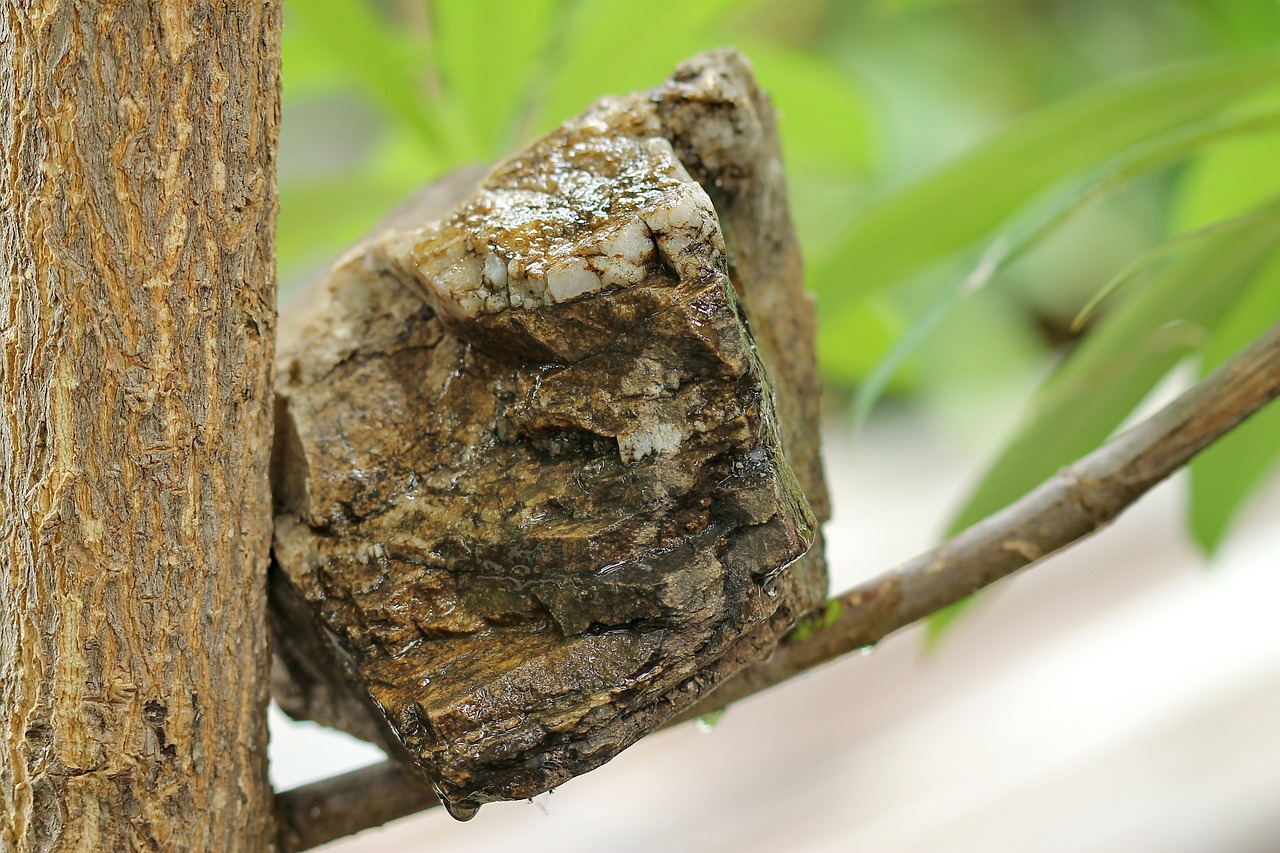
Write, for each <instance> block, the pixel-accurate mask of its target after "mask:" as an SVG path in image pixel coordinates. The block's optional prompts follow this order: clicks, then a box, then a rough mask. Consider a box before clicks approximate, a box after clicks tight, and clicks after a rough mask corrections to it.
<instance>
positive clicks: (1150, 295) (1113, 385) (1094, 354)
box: [951, 204, 1280, 530]
mask: <svg viewBox="0 0 1280 853" xmlns="http://www.w3.org/2000/svg"><path fill="white" fill-rule="evenodd" d="M1272 209H1273V211H1274V210H1275V209H1276V206H1275V205H1274V204H1273V205H1272ZM1277 240H1280V225H1278V224H1277V223H1276V222H1275V220H1274V218H1268V219H1266V220H1264V221H1261V222H1258V223H1255V224H1253V225H1250V226H1247V227H1244V228H1242V229H1239V230H1236V231H1231V232H1228V233H1225V234H1221V235H1218V236H1216V237H1213V238H1210V239H1209V240H1206V241H1205V242H1203V243H1201V244H1200V245H1199V246H1197V247H1196V248H1194V249H1192V250H1190V251H1188V252H1187V253H1186V254H1185V255H1182V256H1181V257H1179V258H1178V259H1177V260H1176V261H1175V262H1173V263H1170V264H1169V265H1168V266H1166V267H1165V268H1163V269H1162V270H1160V271H1159V272H1158V273H1157V274H1155V275H1153V276H1152V277H1151V278H1150V280H1148V281H1147V282H1146V283H1145V284H1144V286H1143V287H1141V288H1136V289H1133V290H1130V291H1128V292H1127V293H1125V294H1123V295H1122V298H1121V299H1119V300H1118V301H1117V303H1116V304H1115V305H1114V306H1113V307H1112V309H1111V311H1110V312H1109V313H1108V314H1106V315H1105V316H1104V317H1103V318H1102V320H1101V321H1100V322H1099V324H1098V326H1097V328H1095V329H1094V331H1093V332H1091V333H1090V334H1089V335H1088V336H1087V337H1086V338H1085V340H1084V341H1083V342H1082V343H1081V344H1080V345H1079V347H1077V349H1076V350H1075V351H1074V352H1073V353H1072V354H1071V355H1070V356H1069V357H1068V358H1067V359H1066V360H1065V361H1064V362H1063V364H1062V365H1061V366H1060V367H1059V368H1058V369H1057V370H1056V371H1055V372H1054V373H1053V375H1051V376H1050V377H1049V378H1048V379H1047V380H1046V381H1045V383H1044V384H1043V385H1042V386H1041V387H1040V389H1039V390H1038V391H1037V393H1036V396H1035V399H1034V401H1033V403H1032V406H1031V407H1030V410H1029V412H1028V413H1027V415H1026V416H1025V417H1024V419H1023V422H1022V424H1021V425H1020V426H1019V428H1018V430H1017V431H1016V433H1015V435H1014V437H1013V439H1012V441H1010V443H1009V444H1008V445H1007V446H1006V448H1005V450H1004V451H1003V453H1001V455H1000V457H999V458H998V459H997V460H996V462H995V464H994V465H993V466H992V467H991V469H990V470H989V471H988V473H987V474H986V476H985V477H984V478H983V480H982V481H981V483H980V484H979V485H978V487H977V488H976V489H975V490H974V492H973V494H972V496H971V497H970V498H969V500H968V501H967V502H966V504H965V505H964V507H963V509H962V510H961V511H960V512H959V513H958V514H957V516H956V519H955V521H954V522H953V524H952V526H951V529H952V530H959V529H963V528H965V527H968V526H969V525H970V524H973V523H974V522H976V521H978V520H980V519H982V518H985V517H986V516H988V515H990V514H991V513H993V512H995V511H996V510H998V509H1000V508H1002V507H1003V506H1005V505H1006V504H1008V503H1010V502H1012V501H1013V500H1015V499H1017V498H1019V497H1021V496H1022V495H1023V494H1025V493H1026V492H1028V491H1029V490H1030V489H1032V488H1033V487H1035V486H1036V485H1038V484H1039V483H1040V482H1041V481H1043V480H1045V479H1046V478H1048V477H1049V476H1050V475H1051V474H1053V472H1054V471H1056V470H1057V469H1058V468H1059V467H1061V466H1062V465H1065V464H1067V463H1069V462H1072V461H1074V460H1075V459H1077V458H1079V457H1081V456H1083V455H1085V454H1086V453H1088V452H1090V451H1091V450H1093V449H1094V448H1095V447H1097V446H1098V445H1099V444H1101V443H1102V442H1103V441H1104V440H1105V439H1106V438H1107V437H1108V436H1109V435H1110V434H1111V433H1112V432H1113V431H1114V430H1115V429H1116V427H1117V426H1119V425H1120V423H1121V422H1122V421H1123V420H1124V419H1125V417H1126V416H1128V415H1129V413H1130V412H1132V411H1133V409H1134V408H1135V407H1136V406H1137V405H1138V404H1139V403H1140V402H1141V401H1142V400H1143V398H1144V397H1145V396H1146V395H1147V393H1148V392H1150V391H1151V389H1152V388H1153V387H1154V386H1155V384H1156V383H1157V382H1158V381H1159V380H1160V379H1161V378H1163V377H1164V375H1165V374H1166V373H1168V371H1169V369H1170V368H1172V367H1173V365H1174V364H1176V363H1177V362H1178V361H1179V360H1180V359H1181V358H1182V357H1183V356H1184V355H1186V354H1187V353H1189V352H1191V351H1193V350H1195V349H1197V348H1198V347H1200V346H1202V345H1203V344H1204V342H1205V340H1206V339H1207V337H1208V331H1209V329H1211V328H1212V327H1213V326H1214V325H1215V324H1216V323H1217V322H1218V320H1219V318H1220V317H1222V316H1223V314H1225V313H1226V311H1227V310H1228V308H1229V307H1230V306H1231V305H1232V303H1233V302H1234V301H1235V299H1236V298H1237V296H1238V295H1239V294H1240V293H1241V292H1242V291H1243V290H1244V289H1245V288H1246V287H1247V286H1248V285H1249V283H1250V282H1251V281H1252V280H1253V279H1254V277H1255V276H1256V275H1257V274H1258V272H1259V270H1260V269H1261V268H1262V266H1263V265H1264V264H1265V263H1266V262H1267V261H1268V259H1269V258H1270V256H1271V254H1272V252H1273V251H1274V249H1275V245H1276V241H1277Z"/></svg>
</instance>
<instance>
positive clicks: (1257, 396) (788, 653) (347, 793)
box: [277, 324, 1280, 853]
mask: <svg viewBox="0 0 1280 853" xmlns="http://www.w3.org/2000/svg"><path fill="white" fill-rule="evenodd" d="M1277 396H1280V324H1277V325H1276V326H1274V327H1272V329H1271V330H1270V331H1269V332H1267V333H1266V334H1265V335H1264V336H1263V337H1261V338H1259V339H1258V340H1257V341H1255V342H1254V343H1253V344H1252V345H1250V346H1249V347H1248V348H1246V349H1245V350H1243V351H1242V352H1240V353H1239V354H1238V355H1236V356H1235V358H1233V359H1231V360H1230V361H1229V362H1227V363H1226V364H1224V365H1222V366H1221V367H1220V368H1218V369H1217V370H1215V371H1214V372H1213V373H1211V374H1210V375H1209V376H1207V377H1205V379H1204V380H1202V381H1201V382H1200V383H1198V384H1197V385H1195V386H1194V387H1192V388H1191V389H1190V390H1188V391H1187V392H1186V393H1184V394H1182V395H1181V396H1180V397H1178V398H1177V399H1176V400H1174V401H1173V402H1172V403H1170V404H1169V405H1167V406H1165V407H1164V408H1163V409H1161V410H1160V411H1159V412H1157V413H1156V414H1154V415H1153V416H1151V417H1150V418H1148V419H1147V420H1145V421H1142V422H1141V423H1139V424H1138V425H1136V426H1134V427H1133V428H1132V429H1129V430H1127V431H1126V432H1124V433H1121V434H1120V435H1118V436H1116V437H1115V438H1113V439H1112V440H1111V441H1109V442H1107V443H1106V444H1104V445H1102V447H1100V448H1098V449H1097V450H1096V451H1094V452H1093V453H1091V454H1089V455H1088V456H1086V457H1084V458H1083V459H1080V460H1079V461H1077V462H1076V463H1074V464H1072V465H1070V466H1068V467H1066V468H1063V469H1062V470H1061V471H1059V472H1058V473H1057V474H1056V475H1055V476H1054V477H1052V478H1051V479H1049V480H1047V481H1046V482H1045V483H1043V484H1042V485H1040V486H1039V487H1038V488H1036V489H1035V490H1034V491H1032V492H1031V493H1030V494H1028V495H1027V496H1026V497H1024V498H1022V499H1021V500H1018V501H1017V502H1015V503H1013V504H1010V505H1009V506H1008V507H1006V508H1005V509H1003V510H1001V511H1000V512H998V513H996V514H994V515H992V516H990V517H988V518H986V519H984V520H983V521H980V522H978V523H977V524H975V525H973V526H972V527H970V528H969V529H967V530H965V531H964V532H962V533H960V534H958V535H957V536H955V537H954V538H952V539H950V540H948V541H946V542H944V543H942V544H941V545H939V546H937V547H936V548H933V549H931V550H929V551H926V552H925V553H923V554H921V555H920V556H918V557H915V558H914V559H912V560H909V561H907V562H906V563H904V564H902V565H901V566H899V567H898V568H896V569H893V570H892V571H889V572H886V573H885V574H883V575H880V576H878V577H876V578H873V579H871V580H869V581H866V582H865V583H862V584H860V585H858V586H856V587H854V588H853V589H851V590H849V591H848V592H846V593H844V594H843V595H841V596H839V597H838V598H836V599H834V600H833V601H832V602H831V604H830V606H829V607H828V609H827V614H826V615H825V616H822V617H816V618H815V619H814V620H812V621H811V623H810V624H808V625H806V626H802V628H801V629H800V630H799V631H797V632H795V633H794V634H793V635H792V637H791V638H790V639H788V640H787V641H784V642H783V643H782V644H781V645H780V646H779V647H778V650H777V652H776V653H775V654H774V656H773V657H772V658H770V659H769V660H768V661H766V662H764V663H760V664H756V665H755V666H752V667H749V668H747V669H746V670H744V671H743V672H741V673H739V674H738V675H737V676H735V677H733V678H732V679H730V680H729V681H727V682H726V683H725V684H723V685H721V686H720V687H719V688H717V689H716V691H715V692H714V693H712V694H711V695H710V696H709V697H708V698H707V699H706V700H705V701H703V702H702V703H700V704H699V705H697V706H695V707H694V708H692V709H690V710H689V711H687V712H685V713H684V714H682V715H681V716H680V717H679V718H678V719H677V720H676V721H673V722H679V721H680V720H685V719H689V718H690V717H695V716H698V715H700V714H705V713H708V712H709V711H712V710H714V709H716V708H721V707H724V706H725V705H727V704H729V703H731V702H735V701H737V700H739V699H742V698H745V697H747V696H750V695H752V694H754V693H758V692H760V691H761V690H765V689H767V688H769V687H772V686H773V685H775V684H779V683H781V682H783V681H786V680H787V679H789V678H791V677H793V676H795V675H798V674H800V673H802V672H804V671H805V670H808V669H810V668H812V667H815V666H817V665H819V664H821V663H825V662H827V661H830V660H833V659H835V658H837V657H840V656H841V655H844V654H846V653H848V652H851V651H854V650H855V649H859V648H863V647H866V646H870V645H873V644H875V643H877V642H879V641H880V640H882V639H883V638H884V637H886V636H888V635H889V634H892V633H893V632H895V631H897V630H899V629H901V628H904V627H906V626H908V625H910V624H912V623H914V622H917V621H919V620H920V619H923V618H924V617H926V616H928V615H930V614H931V613H935V612H937V611H938V610H941V609H942V608H943V607H946V606H947V605H949V604H953V603H955V602H957V601H959V600H961V599H963V598H965V597H966V596H969V595H971V594H972V593H974V592H976V591H978V590H979V589H981V588H983V587H985V586H988V585H989V584H992V583H994V582H995V581H997V580H1000V579H1001V578H1003V577H1006V576H1008V575H1011V574H1013V573H1014V572H1016V571H1018V570H1019V569H1022V568H1025V567H1027V566H1029V565H1032V564H1035V563H1038V562H1040V561H1041V560H1043V559H1045V558H1046V557H1048V556H1049V555H1051V554H1053V553H1056V552H1057V551H1060V550H1062V549H1063V548H1066V547H1067V546H1069V545H1072V544H1074V543H1076V542H1079V541H1080V540H1082V539H1084V538H1086V537H1088V536H1089V535H1090V534H1092V533H1093V532H1095V531H1097V530H1099V529H1101V528H1102V527H1104V526H1106V525H1107V524H1109V523H1110V522H1111V521H1112V520H1114V519H1115V518H1116V517H1117V516H1118V515H1120V513H1121V512H1123V511H1124V510H1125V509H1127V508H1128V507H1129V506H1131V505H1132V504H1133V503H1135V502H1136V501H1137V500H1138V498H1140V497H1142V495H1144V494H1145V493H1146V492H1147V491H1149V490H1150V489H1151V488H1152V487H1153V486H1155V485H1156V484H1157V483H1159V482H1160V481H1162V480H1164V479H1165V478H1166V477H1168V476H1169V475H1170V474H1172V473H1174V472H1175V471H1177V470H1178V469H1179V468H1181V467H1183V466H1184V465H1186V464H1187V462H1189V461H1190V460H1191V458H1192V457H1193V456H1195V454H1196V453H1198V452H1200V451H1201V450H1203V449H1204V448H1206V447H1208V446H1209V445H1210V444H1212V443H1213V442H1215V441H1217V440H1218V439H1219V438H1221V437H1222V436H1223V435H1225V434H1226V433H1227V432H1229V431H1230V430H1231V429H1232V428H1233V427H1235V426H1236V425H1237V424H1239V423H1240V422H1241V421H1243V420H1244V419H1245V418H1247V417H1249V416H1250V415H1251V414H1253V413H1254V412H1256V411H1257V410H1258V409H1260V408H1262V407H1263V406H1264V405H1266V404H1267V403H1268V402H1270V401H1271V400H1273V399H1275V398H1276V397H1277ZM437 804H438V800H436V799H435V798H434V797H433V796H432V795H431V794H430V793H429V792H427V791H425V789H422V788H421V783H414V782H411V781H408V780H407V777H406V776H405V774H404V773H403V772H402V771H400V770H399V769H398V768H397V767H396V766H395V765H393V764H391V763H390V762H388V763H387V764H385V765H378V766H376V767H373V768H367V769H365V770H360V771H356V772H355V773H348V774H346V775H344V776H337V777H334V778H332V779H326V780H324V781H323V782H318V783H316V784H314V785H308V786H305V787H302V788H297V789H295V790H292V791H285V792H284V793H282V794H279V795H278V796H277V815H278V819H279V820H280V821H281V825H282V826H285V827H291V828H293V829H292V831H293V832H294V833H296V835H295V836H294V838H296V839H298V840H297V841H294V840H293V838H282V843H281V846H282V847H283V849H284V851H285V853H297V851H302V850H307V849H310V847H313V846H315V845H317V844H320V843H323V842H324V841H329V840H332V839H334V838H338V837H341V836H342V835H346V834H349V833H353V832H358V831H360V830H361V829H366V828H369V827H373V826H378V825H380V824H382V823H385V822H386V821H389V820H394V819H396V818H399V817H404V816H406V815H409V814H413V813H414V812H417V811H421V810H423V809H427V808H431V807H432V806H434V805H437ZM302 829H305V830H306V832H305V833H303V832H302V831H301V830H302Z"/></svg>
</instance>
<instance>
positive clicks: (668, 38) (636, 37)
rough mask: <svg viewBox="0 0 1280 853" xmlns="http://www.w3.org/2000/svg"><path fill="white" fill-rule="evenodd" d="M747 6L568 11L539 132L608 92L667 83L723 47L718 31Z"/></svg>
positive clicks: (661, 0)
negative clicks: (703, 53)
mask: <svg viewBox="0 0 1280 853" xmlns="http://www.w3.org/2000/svg"><path fill="white" fill-rule="evenodd" d="M746 5H748V3H747V2H744V0H702V2H690V0H648V2H645V3H624V2H620V0H607V2H605V1H603V0H594V2H577V3H573V4H570V6H569V7H568V10H569V12H568V13H567V14H566V15H565V16H564V18H563V19H562V21H561V22H560V26H561V27H562V28H563V33H562V34H561V35H560V41H559V49H558V50H557V51H556V54H557V55H556V56H555V57H554V63H553V66H552V67H551V69H550V73H549V79H550V84H549V85H548V88H547V93H546V98H545V99H544V101H543V103H542V105H541V110H540V115H539V116H538V117H537V121H536V122H535V123H534V129H535V130H538V129H544V128H546V127H549V126H551V125H554V124H557V123H559V122H561V121H564V120H565V119H566V118H568V117H569V116H572V115H576V114H577V113H579V112H581V111H582V110H583V109H585V108H586V107H587V106H588V105H589V104H590V103H591V102H592V101H594V100H595V99H596V98H598V97H600V95H601V94H603V93H606V92H630V91H633V90H636V89H642V88H647V87H649V86H653V85H654V84H655V83H657V82H659V81H661V80H664V79H666V78H667V76H668V75H669V74H670V73H671V69H672V68H674V67H675V65H676V64H677V63H679V62H680V61H681V60H684V59H687V58H688V57H689V56H690V55H692V54H694V53H697V52H698V51H700V50H707V49H708V48H712V47H719V46H720V44H718V43H717V40H715V39H713V38H711V36H710V32H711V30H712V28H713V27H714V26H715V25H716V24H718V23H720V22H721V21H723V20H724V19H725V18H726V17H728V16H729V15H730V14H731V13H732V12H734V11H736V10H738V9H740V8H742V7H744V6H746Z"/></svg>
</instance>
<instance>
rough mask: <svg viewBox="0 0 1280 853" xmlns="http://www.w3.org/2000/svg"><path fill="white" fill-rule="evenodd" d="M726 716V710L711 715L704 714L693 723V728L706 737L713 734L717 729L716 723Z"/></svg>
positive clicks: (713, 712)
mask: <svg viewBox="0 0 1280 853" xmlns="http://www.w3.org/2000/svg"><path fill="white" fill-rule="evenodd" d="M723 715H724V709H723V708H722V709H721V710H719V711H712V712H711V713H710V714H703V715H702V716H701V717H698V718H697V719H695V720H694V721H693V727H694V728H695V729H697V730H698V731H699V732H700V733H702V734H704V735H709V734H711V732H712V730H713V729H715V727H716V723H718V722H719V721H720V717H722V716H723Z"/></svg>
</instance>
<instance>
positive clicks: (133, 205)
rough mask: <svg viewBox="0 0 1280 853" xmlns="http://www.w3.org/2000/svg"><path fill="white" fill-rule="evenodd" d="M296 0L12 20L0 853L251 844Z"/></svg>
mask: <svg viewBox="0 0 1280 853" xmlns="http://www.w3.org/2000/svg"><path fill="white" fill-rule="evenodd" d="M279 12H280V10H279V4H278V3H276V2H272V1H271V0H255V1H254V2H250V0H245V2H234V3H200V2H196V3H189V2H180V0H162V2H143V0H131V2H71V0H64V2H55V0H47V2H16V3H7V4H5V7H4V9H3V10H2V11H0V104H3V113H0V140H2V142H0V144H2V145H3V149H2V152H3V153H2V156H3V160H2V161H0V268H2V270H3V278H2V279H0V338H2V339H3V343H4V349H3V359H0V707H2V708H3V714H2V715H0V726H2V727H3V729H4V732H3V738H4V744H3V747H0V848H2V849H4V850H15V851H17V850H23V851H36V850H38V851H90V850H92V851H117V850H166V851H167V850H196V851H212V850H217V851H255V853H256V851H260V850H263V849H269V847H270V845H271V841H270V839H271V826H270V788H269V785H268V783H267V775H266V740H267V732H266V716H265V704H266V701H267V672H268V670H267V664H268V647H267V637H266V626H265V610H266V568H267V559H268V546H269V540H270V506H269V491H268V483H267V464H268V453H269V446H270V435H271V408H270V388H271V378H272V360H273V348H274V335H275V308H274V290H275V273H274V254H273V252H274V250H273V239H274V219H275V208H276V198H275V177H274V176H275V163H274V159H275V147H276V133H277V126H278V115H279V108H278V105H279V96H278V87H279V38H278V37H279Z"/></svg>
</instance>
